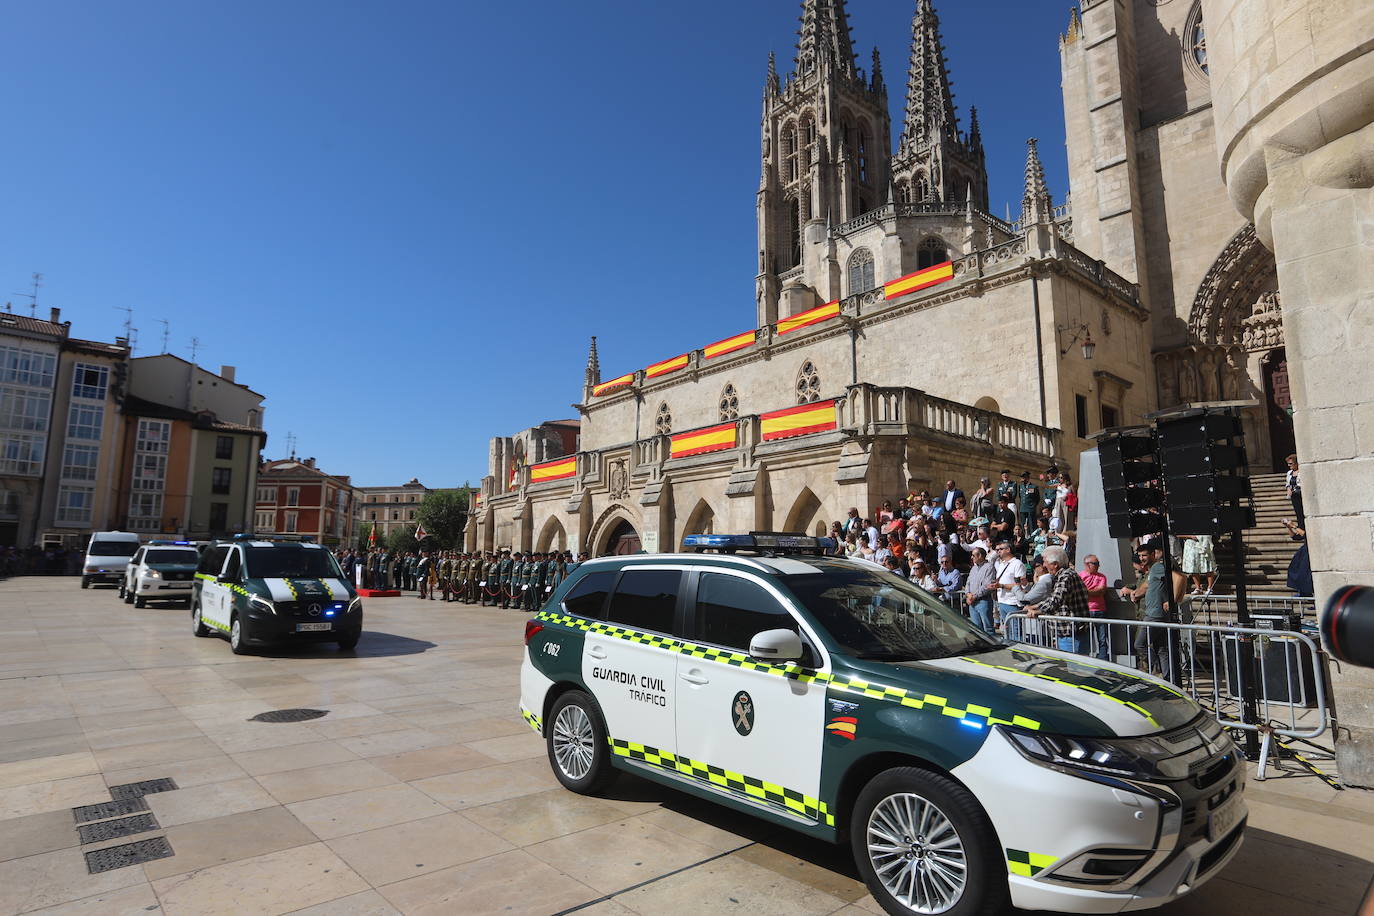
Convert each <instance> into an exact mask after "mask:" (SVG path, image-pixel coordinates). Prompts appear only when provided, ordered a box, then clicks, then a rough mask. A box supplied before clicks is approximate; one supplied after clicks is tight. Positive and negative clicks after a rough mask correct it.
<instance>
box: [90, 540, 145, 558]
mask: <svg viewBox="0 0 1374 916" xmlns="http://www.w3.org/2000/svg"><path fill="white" fill-rule="evenodd" d="M137 549H138V541H92V542H91V546H90V547H89V548H87V550H86V555H87V556H91V557H131V556H133V555H134V551H135V550H137Z"/></svg>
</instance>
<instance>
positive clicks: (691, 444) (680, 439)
mask: <svg viewBox="0 0 1374 916" xmlns="http://www.w3.org/2000/svg"><path fill="white" fill-rule="evenodd" d="M734 447H735V424H734V423H733V422H731V423H722V424H720V425H719V426H708V427H706V428H705V429H694V430H692V431H691V432H686V433H677V434H676V435H674V436H673V438H672V449H671V450H670V452H669V455H668V457H670V458H686V457H687V456H688V455H704V454H706V453H707V452H719V451H724V450H725V449H727V448H734Z"/></svg>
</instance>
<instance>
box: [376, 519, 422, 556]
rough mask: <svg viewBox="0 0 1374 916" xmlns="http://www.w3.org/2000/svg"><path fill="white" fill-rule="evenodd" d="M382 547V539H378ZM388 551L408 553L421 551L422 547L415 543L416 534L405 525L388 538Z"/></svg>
mask: <svg viewBox="0 0 1374 916" xmlns="http://www.w3.org/2000/svg"><path fill="white" fill-rule="evenodd" d="M377 543H378V544H379V545H380V544H381V543H382V539H381V538H378V539H377ZM386 549H387V550H389V551H391V552H392V553H406V552H408V551H411V550H419V549H420V545H419V544H418V543H416V541H415V534H414V532H412V531H411V530H410V529H409V528H407V527H406V526H405V525H402V526H401V527H400V528H397V529H396V530H394V531H392V532H391V533H390V534H388V535H387V536H386Z"/></svg>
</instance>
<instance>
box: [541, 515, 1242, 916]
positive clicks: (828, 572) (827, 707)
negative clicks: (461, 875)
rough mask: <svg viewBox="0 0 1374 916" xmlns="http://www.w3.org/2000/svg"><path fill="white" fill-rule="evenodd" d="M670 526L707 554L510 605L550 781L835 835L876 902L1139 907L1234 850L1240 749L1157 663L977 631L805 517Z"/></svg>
mask: <svg viewBox="0 0 1374 916" xmlns="http://www.w3.org/2000/svg"><path fill="white" fill-rule="evenodd" d="M688 543H689V545H691V546H695V547H697V548H699V549H700V548H713V549H716V550H719V551H722V552H719V553H709V554H708V553H697V554H675V555H638V556H631V557H615V558H606V559H601V560H593V561H590V562H587V563H583V564H581V565H580V566H578V568H577V570H576V573H575V574H574V575H573V576H571V577H569V579H568V580H567V581H566V582H564V583H563V584H562V585H560V586H559V588H558V589H557V590H556V591H555V592H554V593H553V594H552V595H551V596H550V599H549V601H548V602H547V603H546V604H545V606H544V608H543V610H542V611H541V612H540V613H539V614H538V615H537V616H536V617H535V618H533V619H531V620H530V621H529V622H528V625H527V627H526V631H525V643H526V647H527V649H526V653H525V661H524V664H523V666H522V670H521V684H520V689H521V701H520V702H521V712H522V714H523V715H524V717H525V719H526V720H527V721H528V722H529V723H530V725H531V726H532V727H533V728H534V729H536V730H537V731H539V732H540V733H541V734H542V735H543V736H544V737H545V739H546V741H547V743H548V755H549V761H550V764H551V765H552V767H553V770H554V774H555V775H556V776H557V778H558V779H559V781H560V782H561V783H562V784H563V785H564V786H566V787H567V788H569V789H571V790H573V791H575V792H593V791H595V790H596V789H598V788H599V787H600V786H601V785H603V784H604V782H605V781H606V779H607V778H608V777H609V775H610V774H611V772H612V768H619V769H622V770H628V771H630V772H633V773H636V774H638V775H641V776H644V777H647V778H649V779H653V780H657V781H659V782H662V783H666V784H668V785H671V786H673V787H676V788H678V789H681V790H683V791H685V792H689V793H692V794H694V795H698V796H700V797H703V798H707V799H711V800H713V801H718V802H720V803H722V804H725V805H728V806H731V807H733V808H737V809H739V810H742V811H746V812H749V813H751V814H754V815H757V816H758V817H761V818H764V819H766V820H769V821H773V822H775V823H778V824H783V825H786V826H788V827H793V828H795V829H797V830H800V831H802V832H803V833H807V834H810V835H812V836H816V837H821V838H824V839H827V840H831V841H835V842H840V841H842V840H843V839H844V838H845V837H846V836H847V837H848V839H849V842H850V844H851V846H852V848H853V852H854V858H855V861H856V863H857V865H858V867H859V870H860V872H861V873H862V874H863V876H864V878H865V880H866V881H867V883H868V886H869V888H870V889H871V890H872V892H873V894H874V896H875V898H876V899H877V900H878V901H879V902H881V903H882V905H883V906H884V908H885V909H886V910H887V911H888V912H890V913H894V914H909V913H953V914H972V913H993V912H997V911H999V910H1000V909H1001V908H1002V907H1003V906H1004V905H1005V904H1006V903H1007V902H1008V901H1009V902H1011V903H1012V904H1014V905H1015V906H1018V907H1024V908H1027V909H1036V910H1058V911H1065V912H1075V913H1115V912H1120V911H1123V910H1134V909H1143V908H1146V907H1153V906H1157V905H1159V904H1162V903H1165V902H1167V901H1169V900H1172V899H1174V898H1176V897H1179V896H1181V895H1183V894H1185V893H1188V892H1189V891H1191V890H1192V889H1194V888H1196V887H1197V886H1198V885H1199V884H1201V883H1202V882H1204V881H1206V880H1207V879H1208V878H1210V877H1212V876H1213V875H1215V874H1216V873H1217V872H1218V871H1220V870H1221V868H1222V867H1223V866H1224V865H1225V864H1226V863H1227V862H1228V861H1229V860H1230V859H1231V857H1232V856H1234V855H1235V853H1236V851H1237V850H1238V849H1239V847H1240V841H1241V834H1242V832H1243V830H1244V825H1245V819H1246V808H1245V802H1244V795H1243V793H1244V772H1245V771H1244V768H1243V762H1242V759H1241V756H1240V755H1239V753H1238V752H1237V751H1236V749H1235V747H1234V746H1233V745H1232V743H1231V741H1230V739H1229V738H1228V737H1227V736H1226V735H1225V734H1224V732H1223V731H1222V729H1221V728H1220V727H1219V726H1218V725H1217V723H1216V721H1215V720H1214V719H1212V718H1211V717H1210V716H1209V715H1208V714H1207V713H1206V712H1205V711H1204V710H1203V709H1202V708H1201V707H1199V706H1198V705H1197V704H1196V703H1194V702H1193V701H1192V700H1191V699H1189V698H1188V697H1186V696H1184V695H1182V694H1181V693H1179V692H1178V691H1177V690H1175V689H1174V688H1173V687H1172V686H1170V685H1169V684H1167V683H1165V682H1163V681H1160V680H1157V679H1155V678H1152V677H1148V676H1146V675H1142V674H1140V673H1138V672H1136V671H1132V670H1130V669H1128V668H1124V667H1120V666H1116V665H1111V664H1105V663H1101V662H1098V661H1096V660H1094V659H1090V658H1086V657H1082V656H1077V655H1071V654H1068V653H1064V652H1057V651H1053V650H1044V649H1033V648H1031V647H1028V646H1024V645H1019V644H1008V643H1004V642H1001V641H998V640H994V639H993V638H991V637H989V636H987V635H985V634H984V633H983V632H982V631H981V630H978V629H977V628H975V627H974V626H972V625H971V624H970V623H968V621H966V620H965V619H964V618H963V617H961V616H960V615H959V614H957V613H956V612H953V611H951V610H950V609H949V608H947V607H946V606H945V605H943V604H942V603H940V602H939V601H936V600H934V599H933V598H932V597H930V596H929V595H928V594H926V593H925V592H923V591H921V590H920V589H918V588H916V587H914V586H912V585H911V584H910V583H908V582H907V581H906V580H905V579H902V578H900V577H898V576H894V575H892V574H890V573H888V572H886V571H885V570H883V569H880V568H878V567H876V566H874V565H873V564H870V563H861V562H857V561H849V560H840V559H832V558H826V557H822V556H820V555H819V554H820V551H819V550H818V549H817V545H818V541H817V539H813V538H798V537H793V536H780V535H762V534H760V535H701V536H693V537H692V538H689V539H688ZM747 554H748V555H747Z"/></svg>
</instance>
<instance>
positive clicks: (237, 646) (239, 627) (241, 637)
mask: <svg viewBox="0 0 1374 916" xmlns="http://www.w3.org/2000/svg"><path fill="white" fill-rule="evenodd" d="M229 650H230V651H231V652H233V653H234V654H235V655H247V654H248V637H247V634H245V633H244V632H243V618H241V617H239V616H238V615H237V614H235V615H234V619H233V620H231V621H230V622H229Z"/></svg>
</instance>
